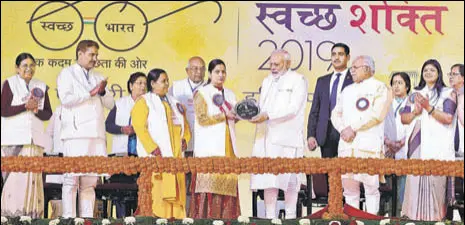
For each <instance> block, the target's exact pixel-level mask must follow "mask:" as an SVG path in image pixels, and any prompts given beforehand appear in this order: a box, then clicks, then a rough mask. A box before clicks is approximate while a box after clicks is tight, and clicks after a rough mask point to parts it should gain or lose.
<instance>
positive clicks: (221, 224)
mask: <svg viewBox="0 0 465 225" xmlns="http://www.w3.org/2000/svg"><path fill="white" fill-rule="evenodd" d="M223 224H224V222H223V221H222V220H215V221H213V225H223Z"/></svg>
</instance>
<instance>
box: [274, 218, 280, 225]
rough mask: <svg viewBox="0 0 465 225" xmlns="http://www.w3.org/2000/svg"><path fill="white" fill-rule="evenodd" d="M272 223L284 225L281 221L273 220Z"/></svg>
mask: <svg viewBox="0 0 465 225" xmlns="http://www.w3.org/2000/svg"><path fill="white" fill-rule="evenodd" d="M271 223H272V224H278V225H281V224H282V222H281V220H280V219H272V220H271Z"/></svg>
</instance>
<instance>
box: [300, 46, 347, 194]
mask: <svg viewBox="0 0 465 225" xmlns="http://www.w3.org/2000/svg"><path fill="white" fill-rule="evenodd" d="M349 60H350V49H349V47H348V46H347V45H346V44H343V43H337V44H335V45H333V47H332V48H331V63H332V66H333V68H334V72H332V73H330V74H327V75H324V76H322V77H320V78H318V80H317V83H316V87H315V91H314V94H313V101H312V109H311V111H310V114H309V115H308V125H307V141H308V142H307V144H308V148H309V149H310V150H311V151H313V150H315V149H316V148H317V147H318V146H320V149H321V157H322V158H333V157H337V148H338V144H339V132H338V131H337V130H336V129H335V128H334V127H333V124H332V123H331V119H330V118H331V111H332V110H333V109H334V106H336V99H337V96H339V95H340V94H341V92H342V90H343V89H344V88H345V87H347V86H348V85H350V84H352V83H353V81H352V76H351V74H350V71H349V69H348V68H347V63H348V62H349ZM313 179H314V180H315V183H319V184H325V183H326V184H327V176H321V175H314V176H313ZM317 180H319V182H317ZM322 180H326V182H321V181H322ZM317 188H318V187H316V186H315V194H316V195H324V196H327V192H328V190H327V188H328V187H327V186H326V187H322V188H323V189H326V190H317ZM322 192H324V193H322Z"/></svg>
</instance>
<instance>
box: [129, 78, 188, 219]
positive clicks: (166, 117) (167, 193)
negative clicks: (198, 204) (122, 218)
mask: <svg viewBox="0 0 465 225" xmlns="http://www.w3.org/2000/svg"><path fill="white" fill-rule="evenodd" d="M168 87H169V79H168V74H167V73H166V72H165V71H164V70H162V69H152V70H151V71H150V72H149V73H148V75H147V89H148V91H149V93H147V94H144V95H142V96H141V97H140V98H139V99H138V100H137V101H136V103H135V105H134V107H133V109H132V111H131V118H132V122H131V123H132V125H133V126H134V130H135V132H136V134H137V155H138V156H139V157H154V156H155V157H163V158H168V157H171V158H182V156H183V154H182V153H183V152H184V151H185V150H186V148H187V142H189V140H190V137H191V133H190V130H189V124H188V122H187V119H186V108H185V107H184V106H183V105H181V104H180V103H179V102H178V101H177V100H176V99H174V98H173V97H172V96H171V95H169V94H167V93H168ZM152 211H153V214H154V216H157V217H161V218H172V217H174V218H176V219H181V218H185V217H186V184H185V176H184V173H177V174H171V173H153V174H152Z"/></svg>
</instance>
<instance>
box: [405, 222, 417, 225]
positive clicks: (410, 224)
mask: <svg viewBox="0 0 465 225" xmlns="http://www.w3.org/2000/svg"><path fill="white" fill-rule="evenodd" d="M405 225H415V223H412V222H408V223H406V224H405Z"/></svg>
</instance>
